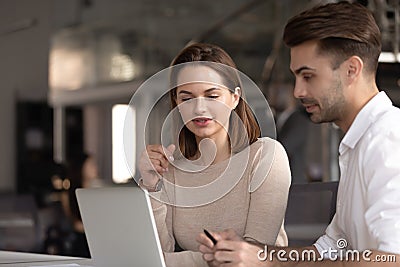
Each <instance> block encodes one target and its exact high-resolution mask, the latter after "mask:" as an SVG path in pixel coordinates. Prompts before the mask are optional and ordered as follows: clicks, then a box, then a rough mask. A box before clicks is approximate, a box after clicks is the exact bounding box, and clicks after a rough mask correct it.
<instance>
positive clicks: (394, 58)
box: [378, 52, 400, 63]
mask: <svg viewBox="0 0 400 267" xmlns="http://www.w3.org/2000/svg"><path fill="white" fill-rule="evenodd" d="M378 61H379V62H382V63H396V62H397V63H400V53H397V55H395V53H393V52H382V53H381V54H380V55H379V59H378Z"/></svg>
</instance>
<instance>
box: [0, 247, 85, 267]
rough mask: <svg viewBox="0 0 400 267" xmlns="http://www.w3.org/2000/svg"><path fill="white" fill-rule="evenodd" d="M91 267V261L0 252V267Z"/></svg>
mask: <svg viewBox="0 0 400 267" xmlns="http://www.w3.org/2000/svg"><path fill="white" fill-rule="evenodd" d="M68 264H77V265H76V266H93V262H92V260H91V259H84V258H75V257H65V256H55V255H45V254H34V253H24V252H12V251H0V266H2V267H3V266H4V267H5V266H9V267H11V266H12V267H31V266H57V265H60V267H61V266H63V265H64V266H68ZM70 266H73V265H70Z"/></svg>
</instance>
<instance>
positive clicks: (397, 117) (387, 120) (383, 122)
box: [371, 106, 400, 137]
mask: <svg viewBox="0 0 400 267" xmlns="http://www.w3.org/2000/svg"><path fill="white" fill-rule="evenodd" d="M371 132H372V133H373V134H378V135H379V134H383V135H386V134H390V135H393V134H394V135H397V136H398V137H400V109H399V108H397V107H394V106H391V107H390V108H388V109H387V110H385V112H382V113H381V114H380V115H379V116H378V117H377V118H376V120H375V122H374V123H372V124H371Z"/></svg>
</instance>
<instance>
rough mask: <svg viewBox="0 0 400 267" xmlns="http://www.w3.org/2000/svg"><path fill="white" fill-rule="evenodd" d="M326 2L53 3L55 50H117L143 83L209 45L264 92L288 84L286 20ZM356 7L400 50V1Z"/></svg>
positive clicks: (176, 0)
mask: <svg viewBox="0 0 400 267" xmlns="http://www.w3.org/2000/svg"><path fill="white" fill-rule="evenodd" d="M66 2H67V3H66ZM326 2H336V1H312V0H280V1H276V0H248V1H243V0H218V1H215V0H202V1H193V0H169V1H163V0H113V1H111V0H75V1H62V0H58V1H56V2H55V3H56V5H55V17H56V18H59V19H58V21H59V22H58V26H59V28H58V29H57V30H56V31H55V34H54V38H53V48H54V44H56V43H57V40H62V41H61V42H58V45H61V46H63V45H65V44H66V43H68V40H72V41H71V45H72V46H77V47H81V48H82V47H86V48H87V47H89V49H92V50H95V51H96V52H95V53H96V54H95V58H96V59H97V63H96V64H97V65H98V64H99V60H98V58H101V57H102V56H103V54H101V53H102V52H101V51H104V50H105V49H106V48H107V47H108V48H109V47H114V48H115V47H118V51H119V53H122V54H124V55H128V56H129V57H130V58H131V59H132V60H133V61H134V62H136V63H137V64H139V65H140V67H141V69H140V70H141V72H140V75H141V76H142V78H143V77H145V78H146V77H148V76H150V75H152V74H154V73H156V72H158V71H159V70H161V69H163V68H165V67H167V66H168V65H169V63H170V62H171V60H172V59H173V58H174V56H175V55H176V54H177V53H178V52H179V51H180V50H181V49H182V48H183V47H184V46H185V45H187V44H188V43H189V42H191V41H202V42H210V43H214V44H217V45H220V46H221V47H223V48H224V49H225V50H227V51H228V53H230V55H231V56H232V57H233V59H234V60H235V62H236V63H237V65H238V67H239V69H240V70H241V71H243V72H244V73H246V74H247V75H248V76H250V77H251V78H252V79H253V80H254V81H255V82H256V83H258V84H260V85H261V86H268V85H271V84H276V83H285V82H288V81H291V75H290V73H289V69H288V65H289V64H288V61H289V58H288V50H287V49H286V48H285V47H284V45H282V42H281V36H282V30H283V26H284V25H285V23H286V21H287V19H288V18H290V17H291V16H293V15H294V14H296V13H298V12H300V11H301V10H304V9H306V8H308V7H310V6H312V5H315V4H317V3H326ZM358 2H362V3H363V4H365V5H367V6H368V7H369V8H370V9H371V10H373V11H374V13H375V16H376V18H377V21H378V22H379V24H380V26H381V30H382V33H383V37H384V47H385V49H390V50H393V49H395V47H396V44H397V49H398V43H399V41H396V38H394V37H395V34H394V32H395V31H396V29H397V31H399V29H398V27H399V26H398V24H400V22H398V23H397V24H396V23H395V19H396V16H395V15H396V12H395V7H396V5H397V7H398V6H399V5H400V1H399V0H374V1H358ZM68 10H69V14H70V15H69V18H68V19H65V18H66V16H67V15H66V14H68ZM56 24H57V23H56ZM396 25H397V26H396ZM396 27H397V28H396ZM399 34H400V33H399ZM66 40H67V41H66ZM110 40H117V43H118V44H117V45H116V44H115V41H110ZM88 43H89V44H88ZM104 43H105V44H104ZM71 45H70V46H71ZM108 48H107V49H108ZM99 53H100V54H99ZM105 64H107V63H105ZM97 71H98V68H97ZM100 76H101V75H100ZM98 77H99V75H97V78H98ZM98 82H100V83H101V82H105V83H107V82H112V81H110V80H107V79H105V80H101V79H100V80H98Z"/></svg>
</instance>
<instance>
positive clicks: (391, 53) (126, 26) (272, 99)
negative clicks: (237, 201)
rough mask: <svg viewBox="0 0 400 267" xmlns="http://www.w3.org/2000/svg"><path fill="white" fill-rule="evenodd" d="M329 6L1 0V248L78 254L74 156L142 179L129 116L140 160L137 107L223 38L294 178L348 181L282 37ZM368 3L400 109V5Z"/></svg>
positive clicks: (334, 139)
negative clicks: (127, 157)
mask: <svg viewBox="0 0 400 267" xmlns="http://www.w3.org/2000/svg"><path fill="white" fill-rule="evenodd" d="M327 2H335V1H312V0H280V1H275V0H219V1H211V0H202V1H192V0H188V1H179V0H169V1H163V0H112V1H111V0H0V77H1V79H0V125H1V126H0V127H1V131H0V133H1V134H0V137H1V138H0V148H1V150H0V208H1V209H0V249H4V250H18V251H32V252H43V253H54V254H64V255H69V254H71V244H72V240H71V239H73V238H74V237H73V236H71V235H70V232H69V231H70V230H71V225H70V222H68V218H67V215H66V214H65V212H64V209H63V207H62V193H63V192H65V191H67V190H68V189H69V188H70V187H71V181H70V177H68V171H67V169H68V166H69V165H68V164H69V162H68V161H69V159H70V158H71V157H73V155H77V153H80V152H81V153H83V152H86V153H88V154H90V155H91V156H92V158H93V160H94V161H95V166H96V168H97V174H98V177H99V178H100V179H101V181H102V183H103V184H116V183H131V179H130V178H131V176H132V175H133V176H135V175H138V174H137V173H132V172H131V173H129V172H126V171H125V172H124V171H121V170H122V169H123V168H124V162H123V158H121V155H123V153H122V152H121V149H120V147H119V146H118V145H119V143H118V139H121V138H118V136H119V135H118V134H121V133H120V132H118V130H119V131H121V129H120V126H119V125H120V124H118V123H120V122H121V118H122V120H123V119H124V117H125V114H126V112H130V113H131V116H132V118H133V125H132V127H133V128H132V133H133V135H132V136H135V138H136V139H135V138H133V139H134V140H133V143H132V151H133V152H132V153H133V156H132V158H133V159H135V158H137V157H138V155H139V154H140V152H141V150H142V149H143V147H142V146H141V143H140V142H136V140H137V139H138V138H141V137H142V136H140V134H139V135H136V134H135V133H138V130H137V129H142V128H143V127H144V121H143V118H142V117H141V116H140V107H133V109H127V106H126V105H127V104H128V103H129V100H130V98H131V97H132V95H133V94H134V92H135V90H136V89H137V88H138V87H139V86H140V85H141V83H142V82H143V81H145V80H146V79H147V78H149V77H150V76H152V75H153V74H155V73H156V72H158V71H160V70H162V69H164V68H166V67H168V66H169V64H170V62H171V60H172V59H173V58H174V56H175V55H176V54H177V53H178V52H179V51H180V50H181V49H182V48H183V47H184V46H185V45H187V44H188V43H190V42H196V41H201V42H209V43H214V44H217V45H220V46H221V47H223V48H224V49H226V50H227V51H228V53H230V55H231V56H232V57H233V59H234V60H235V62H236V63H237V66H238V68H239V69H240V70H241V71H242V72H244V73H245V74H247V75H248V76H249V77H250V78H251V79H253V81H254V82H255V83H256V84H257V85H258V86H259V88H260V89H261V90H262V92H263V94H264V95H265V96H266V97H267V99H268V101H269V104H270V106H271V108H272V110H273V112H274V116H275V120H276V124H277V131H278V133H277V136H278V139H279V140H280V141H281V142H282V143H283V144H284V146H285V147H286V149H287V151H288V154H289V157H290V160H291V167H292V171H293V183H314V182H319V181H322V182H329V181H337V180H338V177H339V170H338V166H337V161H336V158H337V148H338V144H339V142H340V138H341V137H342V136H341V133H340V131H339V130H338V129H336V128H335V127H334V126H333V125H329V124H325V125H313V124H311V123H310V122H309V121H308V119H307V117H306V115H305V114H304V111H302V110H301V108H299V107H298V106H297V102H296V101H294V100H293V98H292V95H291V93H292V87H293V77H292V75H291V74H290V71H289V53H288V49H287V48H286V47H285V46H284V45H283V44H282V41H281V36H282V30H283V27H284V25H285V23H286V21H287V19H288V18H289V17H291V16H292V15H294V14H295V13H298V12H300V11H301V10H304V9H306V8H308V7H310V6H312V5H314V4H317V3H327ZM356 2H360V3H362V4H364V5H366V6H367V7H368V8H370V9H371V10H372V11H373V12H374V14H375V17H376V19H377V21H378V22H379V26H380V28H381V31H382V34H383V50H384V52H385V54H383V55H382V58H381V63H380V66H379V71H378V75H377V81H378V84H379V86H380V88H381V89H382V90H385V91H386V92H387V93H388V94H389V96H390V97H391V98H392V99H393V101H394V103H395V104H396V105H399V104H400V56H399V45H400V37H399V35H400V29H399V28H400V7H399V6H400V1H399V0H369V1H356ZM395 55H397V58H396V56H395ZM146 101H151V99H150V100H149V99H143V103H142V104H143V105H146V104H147V103H149V102H146ZM155 113H156V114H155V115H154V116H155V117H156V118H155V119H156V120H157V112H155ZM159 113H160V114H161V113H162V111H161V110H160V112H159ZM158 119H159V120H160V121H161V120H162V117H160V118H158ZM299 122H301V123H299ZM149 135H150V139H151V138H152V137H151V136H152V135H157V133H152V132H151V129H150V133H149ZM116 136H117V138H115V137H116ZM113 137H114V139H113ZM113 140H114V141H113ZM121 163H122V165H121ZM121 166H122V167H121Z"/></svg>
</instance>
